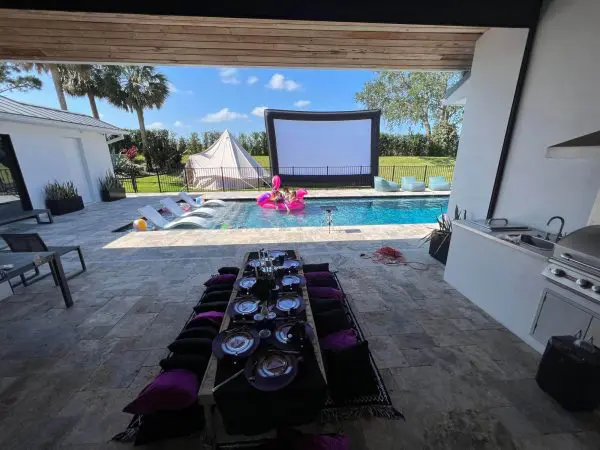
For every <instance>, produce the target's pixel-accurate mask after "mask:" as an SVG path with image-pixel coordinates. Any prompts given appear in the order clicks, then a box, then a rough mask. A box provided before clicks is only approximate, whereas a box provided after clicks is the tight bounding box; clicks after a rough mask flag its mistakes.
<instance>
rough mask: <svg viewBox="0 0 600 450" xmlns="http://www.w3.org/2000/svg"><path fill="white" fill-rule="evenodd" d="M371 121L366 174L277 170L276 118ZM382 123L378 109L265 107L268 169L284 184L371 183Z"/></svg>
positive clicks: (376, 163)
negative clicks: (287, 172) (287, 108)
mask: <svg viewBox="0 0 600 450" xmlns="http://www.w3.org/2000/svg"><path fill="white" fill-rule="evenodd" d="M365 119H368V120H370V121H371V170H370V172H369V173H368V174H352V175H304V174H303V175H290V174H281V173H280V170H279V157H278V153H277V138H276V137H275V120H295V121H300V120H301V121H315V122H338V121H344V120H365ZM380 123H381V110H379V109H368V110H360V111H333V112H314V111H293V110H284V109H266V110H265V128H266V130H267V139H268V141H269V159H270V161H271V172H272V174H273V175H279V176H280V178H281V181H282V182H283V183H285V184H294V185H299V184H305V185H306V184H307V185H312V186H315V185H318V186H344V185H346V186H371V187H373V186H374V177H375V176H377V174H378V172H379V133H380V132H379V125H380Z"/></svg>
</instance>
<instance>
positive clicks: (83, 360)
mask: <svg viewBox="0 0 600 450" xmlns="http://www.w3.org/2000/svg"><path fill="white" fill-rule="evenodd" d="M157 200H158V198H148V197H144V198H133V199H127V200H123V201H119V202H115V203H112V204H96V205H90V206H88V207H86V209H85V210H84V211H82V212H80V213H75V214H72V215H69V216H67V217H64V216H63V217H58V218H57V220H56V223H55V224H53V225H48V226H41V225H35V224H29V223H21V224H14V225H12V226H9V227H2V228H1V229H0V231H3V232H4V231H7V230H10V231H25V230H27V231H32V230H34V231H36V232H40V233H41V234H42V236H43V237H44V238H45V240H46V241H47V242H48V244H51V245H63V244H75V243H77V244H81V245H82V246H83V249H84V255H85V258H86V262H87V263H88V268H89V270H88V272H87V273H85V274H83V275H81V276H79V277H77V278H74V279H72V280H71V281H70V286H71V289H72V291H73V298H74V301H75V306H74V307H73V308H71V309H69V310H66V309H65V307H64V304H63V303H62V299H61V298H60V294H59V292H58V291H57V289H56V288H55V287H54V286H53V285H52V283H51V281H50V280H44V281H42V282H39V283H36V284H34V285H33V286H29V287H26V288H17V290H16V292H17V293H16V295H14V296H12V297H9V298H7V299H6V300H3V301H0V360H1V363H0V424H1V425H0V448H2V449H3V450H4V449H7V450H8V449H65V450H66V449H70V450H78V449H80V450H84V449H87V450H91V449H113V448H127V446H126V445H124V444H118V443H111V442H109V441H108V440H109V439H110V437H111V436H112V435H114V434H115V433H117V432H119V431H122V430H123V429H124V427H125V426H126V425H127V423H128V421H129V416H128V415H126V414H124V413H122V412H120V411H121V408H122V407H123V406H124V405H125V404H126V403H127V402H128V400H129V399H132V398H133V397H134V396H135V395H136V394H137V393H138V392H139V390H140V389H141V388H142V387H143V386H144V385H145V383H147V382H148V381H149V380H150V379H151V378H152V377H153V376H154V375H155V374H156V373H157V363H158V361H159V360H160V359H161V358H162V357H163V356H164V355H165V354H166V350H165V346H166V345H167V344H169V343H170V342H171V340H172V339H173V338H174V337H175V336H176V335H177V333H178V331H179V330H180V329H181V327H182V325H183V323H184V322H185V320H186V318H187V317H188V315H189V314H190V312H191V308H192V306H193V305H194V304H195V303H196V302H197V300H198V298H199V296H200V294H201V291H202V283H203V282H204V281H205V280H206V278H208V277H209V275H210V274H211V273H213V272H214V271H215V269H216V268H217V267H218V266H220V265H236V264H239V261H240V259H241V257H242V256H243V254H244V253H245V252H246V251H248V250H249V249H255V248H256V247H257V246H258V245H261V246H263V245H265V246H269V247H274V248H277V247H281V246H282V245H284V244H285V246H286V247H297V248H299V249H300V250H301V252H302V254H303V255H304V257H305V259H306V260H307V261H309V262H330V263H331V265H332V267H333V268H334V269H336V270H338V271H339V276H340V279H341V281H342V283H343V286H344V288H345V289H346V291H347V293H348V295H349V298H350V300H351V302H352V304H353V306H354V309H355V311H356V312H357V313H358V316H359V320H360V321H361V325H362V326H363V328H364V330H365V332H366V333H367V335H368V338H369V345H370V347H371V349H372V352H373V354H374V357H375V359H376V361H377V363H378V365H379V367H380V369H381V372H382V374H383V376H384V378H385V381H386V385H387V387H388V389H389V391H390V393H391V395H392V397H393V400H394V404H395V405H396V407H397V408H398V409H401V410H402V411H403V412H404V413H405V415H406V421H405V422H404V421H386V420H379V419H377V420H362V421H360V422H356V423H346V424H343V428H344V431H345V432H346V433H348V434H349V435H350V436H351V439H352V449H361V450H363V449H373V450H391V449H408V450H412V449H457V450H466V449H531V450H534V449H536V450H537V449H550V450H552V449H560V450H566V449H571V450H573V449H576V450H578V449H598V448H600V435H599V434H598V433H597V431H596V430H598V429H599V428H598V420H597V417H596V416H595V415H593V414H570V413H567V412H565V411H563V410H561V409H560V407H559V406H557V404H555V403H554V402H553V401H552V400H550V399H549V398H548V397H547V396H546V395H545V394H544V393H543V392H541V391H540V390H539V388H538V387H537V385H536V383H535V380H534V379H533V377H534V375H535V370H536V366H537V362H538V360H539V355H537V354H536V353H535V352H533V351H532V350H530V349H529V347H527V345H526V344H524V343H522V342H521V341H520V340H519V339H518V338H516V337H515V336H514V335H512V334H511V333H509V332H508V331H506V330H505V329H503V328H502V326H500V325H499V324H498V323H496V322H495V321H494V320H492V319H491V318H490V317H488V316H487V315H486V314H484V313H483V312H482V311H481V310H480V309H478V308H477V307H475V306H474V305H472V304H471V303H470V302H469V301H468V300H467V299H465V298H464V297H463V296H462V295H460V293H458V292H456V291H455V290H453V289H452V288H451V287H450V286H449V285H447V284H446V283H445V282H444V281H443V266H441V265H439V264H438V263H437V262H436V261H434V260H433V259H431V258H430V257H429V255H427V252H426V250H425V248H424V247H419V239H420V238H421V237H422V236H423V235H425V234H426V233H427V231H428V230H429V229H430V228H431V227H430V226H429V225H398V226H374V227H353V229H354V230H355V231H356V229H358V230H359V231H358V232H353V233H347V232H345V230H344V229H343V228H336V229H334V230H333V232H332V233H331V234H329V233H327V231H326V230H324V229H317V228H310V229H308V228H297V229H286V230H282V231H280V232H276V231H273V230H269V231H268V232H265V231H264V230H206V231H189V230H187V231H168V232H152V233H146V234H143V233H111V231H110V230H112V229H114V228H116V227H118V226H119V225H122V224H124V223H125V222H126V221H127V220H130V219H132V218H134V217H135V209H136V208H137V207H139V206H141V205H143V204H147V203H152V202H154V203H156V202H157ZM382 245H391V246H393V247H396V248H399V249H401V250H402V251H403V252H404V253H405V254H406V256H407V259H408V260H410V261H417V262H422V263H425V264H427V265H428V268H427V270H424V271H423V270H416V266H415V268H411V267H409V266H381V265H376V264H374V263H372V262H371V261H368V260H364V259H362V258H361V257H360V254H361V253H369V252H371V251H373V250H375V249H376V248H378V247H380V246H382ZM71 263H72V264H71ZM74 264H75V258H73V259H72V260H71V259H69V261H67V262H66V264H65V265H66V267H67V269H68V268H69V267H75V266H74ZM156 448H165V449H167V448H168V449H187V448H200V443H199V441H198V439H186V440H177V441H172V442H169V443H166V444H163V445H159V446H157V447H156Z"/></svg>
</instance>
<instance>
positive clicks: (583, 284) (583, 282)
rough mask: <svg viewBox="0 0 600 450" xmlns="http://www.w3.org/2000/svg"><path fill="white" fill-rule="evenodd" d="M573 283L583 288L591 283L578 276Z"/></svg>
mask: <svg viewBox="0 0 600 450" xmlns="http://www.w3.org/2000/svg"><path fill="white" fill-rule="evenodd" d="M575 283H577V286H579V287H582V288H584V289H587V288H589V287H590V286H591V285H592V283H590V282H589V281H588V280H586V279H585V278H578V279H577V280H576V281H575Z"/></svg>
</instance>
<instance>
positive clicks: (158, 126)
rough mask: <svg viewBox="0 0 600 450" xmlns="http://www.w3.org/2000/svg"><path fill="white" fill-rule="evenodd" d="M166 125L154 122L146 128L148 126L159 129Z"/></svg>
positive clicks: (151, 128) (150, 128)
mask: <svg viewBox="0 0 600 450" xmlns="http://www.w3.org/2000/svg"><path fill="white" fill-rule="evenodd" d="M164 127H165V124H164V123H162V122H152V123H151V124H150V125H148V126H147V127H146V128H148V129H149V130H159V129H161V128H164Z"/></svg>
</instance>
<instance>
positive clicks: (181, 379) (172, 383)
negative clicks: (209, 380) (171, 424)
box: [123, 369, 200, 414]
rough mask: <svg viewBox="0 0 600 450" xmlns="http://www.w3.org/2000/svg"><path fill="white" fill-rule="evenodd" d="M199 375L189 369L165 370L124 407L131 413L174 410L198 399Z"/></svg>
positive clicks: (125, 410)
mask: <svg viewBox="0 0 600 450" xmlns="http://www.w3.org/2000/svg"><path fill="white" fill-rule="evenodd" d="M199 388H200V384H199V382H198V377H196V375H195V374H194V373H193V372H190V371H189V370H182V369H174V370H170V371H168V372H163V373H161V374H160V375H158V376H157V377H156V378H155V379H154V380H152V382H151V383H150V384H149V385H148V386H146V387H145V388H144V389H143V390H142V392H140V393H139V395H138V396H137V398H136V399H135V400H133V401H132V402H131V403H130V404H128V405H127V406H125V408H123V412H126V413H131V414H151V413H153V412H156V411H173V410H177V409H182V408H185V407H187V406H190V405H191V404H193V403H194V402H197V401H198V389H199Z"/></svg>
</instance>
